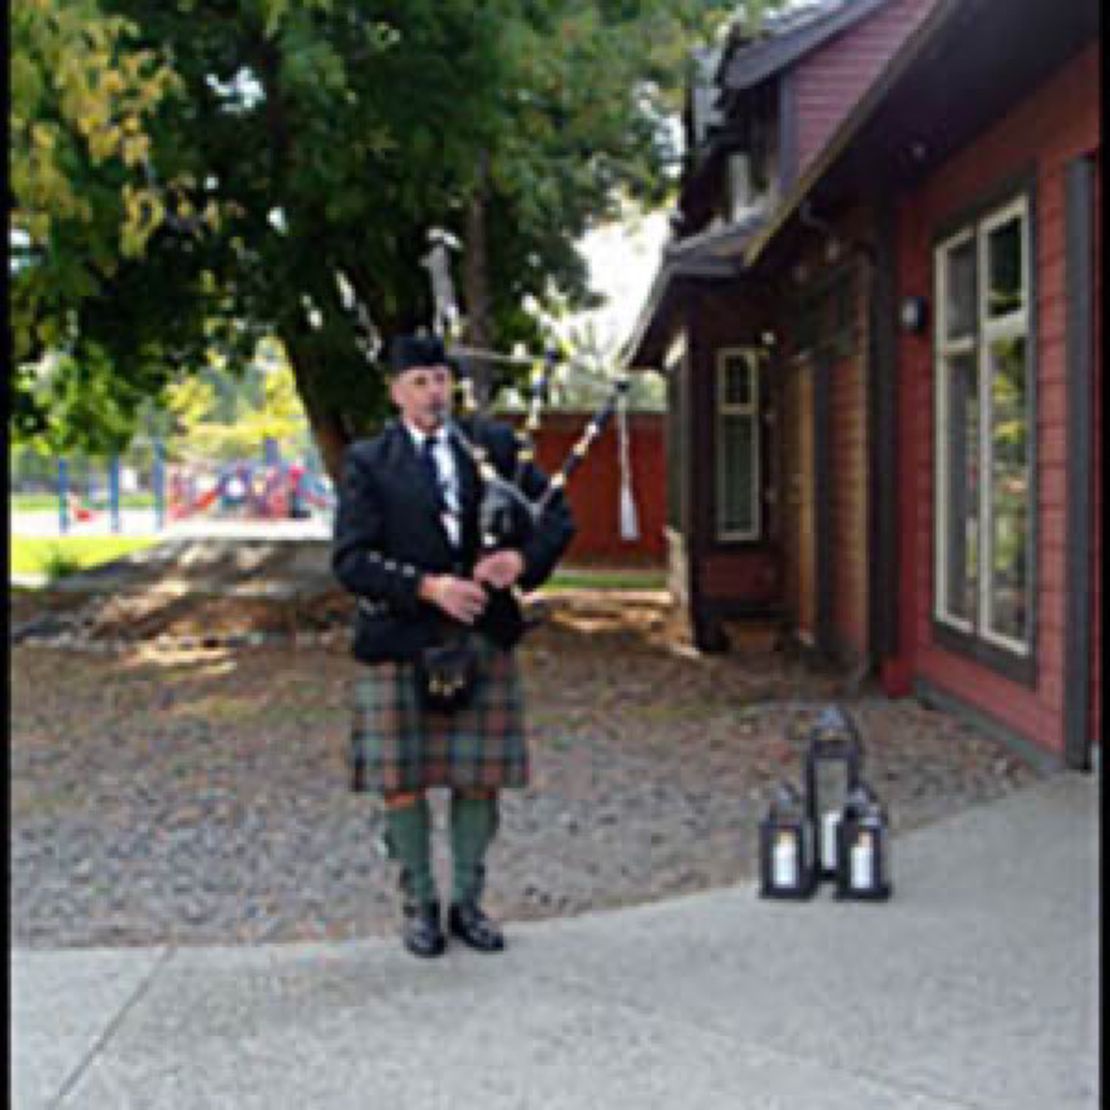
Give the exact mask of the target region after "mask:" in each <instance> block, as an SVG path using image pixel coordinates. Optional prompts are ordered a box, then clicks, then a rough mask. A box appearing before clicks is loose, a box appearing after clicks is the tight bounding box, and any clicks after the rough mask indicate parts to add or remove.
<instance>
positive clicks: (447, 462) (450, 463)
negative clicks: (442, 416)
mask: <svg viewBox="0 0 1110 1110" xmlns="http://www.w3.org/2000/svg"><path fill="white" fill-rule="evenodd" d="M404 425H405V427H406V428H408V431H409V435H410V436H412V441H413V444H414V445H415V447H416V453H417V455H423V452H424V440H426V439H427V438H428V434H429V433H427V432H422V431H421V430H420V429H419V428H417V427H414V426H413V425H412V424H410V423H409V422H408V421H407V420H406V421H404ZM449 428H450V425H448V424H444V425H442V426H441V427H440V428H439V430H438V431H437V432H435V433H434V434H435V436H436V445H435V447H434V448H433V449H432V458H433V459H434V460H435V464H436V470H437V471H439V488H440V490H441V491H442V493H443V499H444V501H446V502H447V511H446V512H445V513H443V515H442V520H443V527H444V528H445V529H446V530H447V536H448V538H449V539H450V540H451V544H452V546H453V547H458V546H459V538H460V535H461V533H462V522H461V521H460V519H459V512H460V505H459V473H458V468H457V467H456V465H455V452H454V451H453V450H452V449H451V443H450V441H449V439H448V432H449Z"/></svg>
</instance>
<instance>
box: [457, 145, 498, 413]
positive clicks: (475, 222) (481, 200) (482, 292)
mask: <svg viewBox="0 0 1110 1110" xmlns="http://www.w3.org/2000/svg"><path fill="white" fill-rule="evenodd" d="M488 199H489V154H488V152H486V151H482V153H481V154H480V155H479V162H478V184H477V186H476V187H475V189H474V193H473V195H472V196H471V198H470V202H469V204H468V205H467V209H466V242H465V243H464V244H463V250H464V253H463V289H464V293H465V296H466V335H465V341H466V344H467V345H468V346H470V347H477V348H479V349H482V350H487V349H489V347H490V344H491V343H492V341H493V327H492V321H491V310H490V295H489V259H488V256H487V251H488V244H487V241H486V205H487V203H488ZM473 368H474V369H473V373H474V396H475V400H476V402H477V404H478V409H479V411H483V410H485V408H486V407H487V405H488V404H489V399H490V389H491V386H492V382H491V381H490V376H491V375H490V372H489V370H490V363H489V362H487V361H485V360H483V359H476V360H475V362H474V364H473Z"/></svg>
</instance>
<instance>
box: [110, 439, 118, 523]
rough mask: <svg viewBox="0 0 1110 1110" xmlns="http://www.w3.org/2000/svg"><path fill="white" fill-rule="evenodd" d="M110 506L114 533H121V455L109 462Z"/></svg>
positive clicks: (115, 456) (114, 456)
mask: <svg viewBox="0 0 1110 1110" xmlns="http://www.w3.org/2000/svg"><path fill="white" fill-rule="evenodd" d="M108 504H109V505H110V507H111V512H112V531H113V532H119V530H120V519H119V455H113V456H112V457H111V459H109V460H108Z"/></svg>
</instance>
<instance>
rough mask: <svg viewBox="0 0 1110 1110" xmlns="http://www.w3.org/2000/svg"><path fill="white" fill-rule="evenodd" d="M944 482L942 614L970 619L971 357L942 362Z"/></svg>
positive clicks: (975, 448)
mask: <svg viewBox="0 0 1110 1110" xmlns="http://www.w3.org/2000/svg"><path fill="white" fill-rule="evenodd" d="M947 370H948V374H947V388H948V396H947V399H946V400H947V409H948V427H947V428H946V429H945V433H946V436H945V442H946V443H947V450H948V458H947V464H948V465H947V470H948V481H947V485H946V488H945V502H946V504H945V518H946V519H945V530H944V531H945V536H946V538H947V550H946V551H945V558H946V560H947V562H946V564H945V571H946V577H947V583H946V593H947V596H945V597H944V598H943V603H944V610H945V612H947V613H948V614H950V615H951V616H954V617H959V618H961V619H963V620H968V621H970V620H973V618H974V615H975V586H976V582H977V581H978V574H979V482H978V476H979V375H978V373H977V372H976V359H975V355H974V354H973V353H971V352H968V353H967V354H963V355H957V356H956V357H954V358H952V359H949V360H948V363H947Z"/></svg>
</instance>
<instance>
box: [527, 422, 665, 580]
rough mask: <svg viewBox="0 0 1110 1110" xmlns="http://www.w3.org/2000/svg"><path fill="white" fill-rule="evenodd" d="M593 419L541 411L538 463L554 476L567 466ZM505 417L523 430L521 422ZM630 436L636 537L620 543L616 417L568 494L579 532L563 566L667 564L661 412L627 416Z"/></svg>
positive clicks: (597, 443)
mask: <svg viewBox="0 0 1110 1110" xmlns="http://www.w3.org/2000/svg"><path fill="white" fill-rule="evenodd" d="M591 415H592V413H589V412H550V413H544V415H543V418H542V421H541V424H540V429H539V431H538V432H537V433H536V435H535V441H536V458H537V461H538V462H539V465H540V467H541V468H542V469H543V470H544V471H545V473H547V474H553V473H555V471H556V470H558V469H559V468H560V467H561V466H562V464H563V461H564V460H565V459H566V457H567V455H568V454H569V453H570V450H571V448H572V447H573V446H574V444H575V443H576V442H577V441H578V439H579V437H580V436H581V434H582V432H583V431H585V428H586V424H587V423H588V421H589V419H590V417H591ZM506 419H508V420H509V422H510V423H513V424H516V425H518V426H519V425H520V424H522V423H523V420H524V417H523V416H509V417H506ZM628 433H629V446H628V455H629V464H630V470H631V486H632V496H633V499H634V501H635V503H636V515H637V522H638V524H639V533H640V535H639V539H637V540H625V539H622V538H621V531H620V452H619V447H618V438H617V421H616V418H614V419H613V420H612V421H610V423H609V425H608V427H607V428H606V429H605V432H604V434H603V435H602V436H601V437H600V438H599V439H597V440H596V441H595V442H594V444H593V446H592V447H591V448H590V452H589V454H588V455H587V456H586V458H585V460H584V461H583V462H582V463H581V464H580V465H579V466H578V468H577V469H576V470H575V471H574V474H573V475H571V479H570V482H569V483H568V487H567V496H568V498H569V500H570V505H571V509H572V511H573V513H574V521H575V524H576V525H577V528H578V533H577V535H576V536H575V537H574V540H573V542H572V543H571V545H570V548H569V550H568V551H567V554H566V556H565V558H564V560H563V562H564V563H569V564H579V565H598V566H614V567H615V566H627V567H641V566H647V567H661V566H662V565H663V563H664V552H665V547H664V542H663V527H664V524H665V521H666V487H667V480H666V473H667V471H666V455H665V448H664V414H663V413H660V412H638V413H629V415H628Z"/></svg>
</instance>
